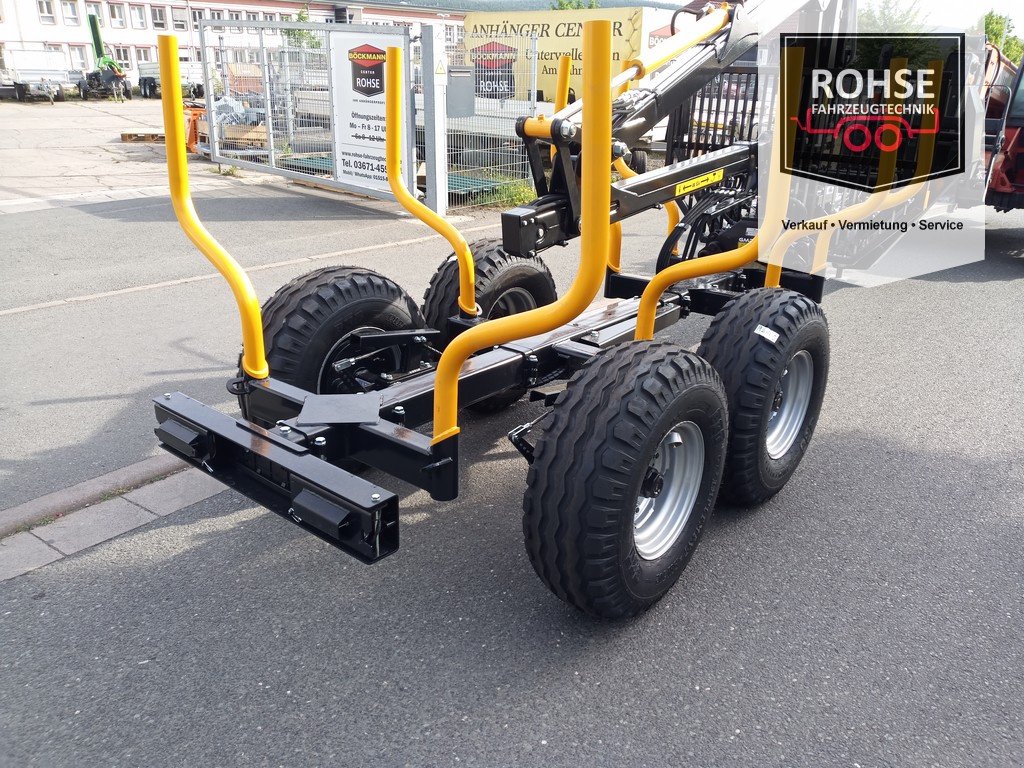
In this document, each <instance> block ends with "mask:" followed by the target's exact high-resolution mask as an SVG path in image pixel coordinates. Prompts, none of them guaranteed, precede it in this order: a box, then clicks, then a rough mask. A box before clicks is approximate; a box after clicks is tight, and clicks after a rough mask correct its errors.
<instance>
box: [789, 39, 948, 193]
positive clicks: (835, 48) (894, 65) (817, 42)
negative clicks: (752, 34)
mask: <svg viewBox="0 0 1024 768" xmlns="http://www.w3.org/2000/svg"><path fill="white" fill-rule="evenodd" d="M781 50H782V62H781V72H780V77H781V81H782V92H781V96H782V105H783V107H782V119H783V121H784V125H785V126H786V128H788V130H786V129H783V134H784V135H785V143H784V145H783V149H784V151H783V153H782V171H783V173H789V174H792V175H794V176H801V177H804V178H809V179H815V180H819V181H822V182H825V183H831V184H838V185H840V186H844V187H850V188H852V189H861V190H866V191H868V192H877V191H882V190H887V189H896V188H898V187H902V186H906V185H908V184H914V183H918V182H922V181H927V180H928V179H938V178H942V177H944V176H951V175H954V174H958V173H963V172H964V168H965V159H964V104H963V92H964V36H963V35H962V34H914V35H910V34H895V33H894V34H886V35H875V34H851V35H819V34H808V35H804V34H783V35H781ZM793 89H796V93H793V92H792V91H793Z"/></svg>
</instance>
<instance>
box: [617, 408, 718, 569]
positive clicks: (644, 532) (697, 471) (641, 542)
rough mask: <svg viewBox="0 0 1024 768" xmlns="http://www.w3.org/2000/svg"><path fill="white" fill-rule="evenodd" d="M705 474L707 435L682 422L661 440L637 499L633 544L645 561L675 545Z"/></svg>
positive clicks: (691, 424) (662, 553) (658, 555)
mask: <svg viewBox="0 0 1024 768" xmlns="http://www.w3.org/2000/svg"><path fill="white" fill-rule="evenodd" d="M703 475H704V435H703V434H702V433H701V431H700V427H698V426H697V425H696V424H694V423H693V422H692V421H683V422H680V423H679V424H676V425H675V426H674V427H672V429H670V430H669V431H668V434H666V435H665V437H664V438H662V440H661V443H660V444H659V445H658V449H657V450H656V451H655V452H654V458H653V459H652V460H651V463H650V465H649V466H648V467H647V470H646V473H645V476H644V480H643V482H642V484H641V486H640V494H639V495H638V496H637V498H636V512H635V513H634V515H633V545H634V546H635V547H636V552H637V554H638V555H640V557H642V558H643V559H644V560H657V559H658V558H659V557H661V556H662V555H664V554H665V553H666V552H668V550H670V549H671V548H672V545H673V544H675V543H676V540H677V539H678V538H679V536H680V534H681V533H682V532H683V529H684V528H685V527H686V523H687V521H688V520H689V519H690V515H691V514H692V513H693V506H694V504H695V503H696V501H697V494H698V492H699V491H700V481H701V478H702V477H703ZM658 478H660V480H659V479H658Z"/></svg>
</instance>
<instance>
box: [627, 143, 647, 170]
mask: <svg viewBox="0 0 1024 768" xmlns="http://www.w3.org/2000/svg"><path fill="white" fill-rule="evenodd" d="M629 167H630V168H632V169H633V170H634V171H636V172H637V173H647V151H646V150H643V149H634V150H633V153H632V155H631V156H630V158H629Z"/></svg>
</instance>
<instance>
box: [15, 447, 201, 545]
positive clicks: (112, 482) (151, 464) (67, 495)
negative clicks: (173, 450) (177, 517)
mask: <svg viewBox="0 0 1024 768" xmlns="http://www.w3.org/2000/svg"><path fill="white" fill-rule="evenodd" d="M187 466H188V465H187V464H186V463H185V462H183V461H181V460H180V459H177V458H175V457H174V456H171V455H170V454H164V455H160V456H153V457H151V458H148V459H144V460H143V461H140V462H138V463H136V464H131V465H129V466H127V467H122V468H121V469H115V470H114V471H113V472H108V473H107V474H105V475H100V476H99V477H94V478H93V479H92V480H86V481H85V482H84V483H79V484H78V485H73V486H71V487H70V488H65V489H63V490H61V491H54V492H53V493H48V494H46V495H45V496H40V497H39V498H37V499H32V501H26V502H25V503H24V504H19V505H18V506H16V507H10V508H9V509H4V510H0V538H2V537H4V536H8V535H10V534H12V533H14V532H15V531H17V530H18V529H21V528H27V527H29V526H32V525H35V524H36V523H38V522H40V521H41V520H46V519H48V518H51V517H58V516H60V515H66V514H67V513H68V512H74V511H75V510H78V509H81V508H82V507H86V506H88V505H90V504H95V503H96V502H98V501H103V500H104V499H106V498H109V497H110V496H111V495H118V496H120V495H122V494H124V493H125V492H127V491H129V490H131V489H133V488H138V487H139V486H140V485H146V484H147V483H151V482H153V481H154V480H159V479H160V478H162V477H166V476H167V475H171V474H174V473H175V472H180V471H181V470H183V469H185V468H186V467H187Z"/></svg>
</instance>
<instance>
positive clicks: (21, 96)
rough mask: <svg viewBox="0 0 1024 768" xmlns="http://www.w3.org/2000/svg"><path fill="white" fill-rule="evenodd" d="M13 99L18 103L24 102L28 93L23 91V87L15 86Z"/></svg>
mask: <svg viewBox="0 0 1024 768" xmlns="http://www.w3.org/2000/svg"><path fill="white" fill-rule="evenodd" d="M14 98H15V99H17V100H18V101H26V100H27V99H28V92H27V91H26V90H25V86H24V85H21V84H16V85H15V86H14Z"/></svg>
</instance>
